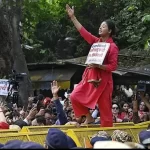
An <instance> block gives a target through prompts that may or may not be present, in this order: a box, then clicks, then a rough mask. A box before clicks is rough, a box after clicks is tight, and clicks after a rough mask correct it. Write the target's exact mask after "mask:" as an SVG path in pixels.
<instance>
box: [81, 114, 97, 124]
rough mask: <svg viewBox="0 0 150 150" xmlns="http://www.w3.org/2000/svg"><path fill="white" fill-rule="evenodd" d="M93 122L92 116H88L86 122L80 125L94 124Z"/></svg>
mask: <svg viewBox="0 0 150 150" xmlns="http://www.w3.org/2000/svg"><path fill="white" fill-rule="evenodd" d="M94 122H95V119H94V118H93V117H92V116H88V117H87V118H86V120H85V121H84V123H82V125H87V124H90V123H94Z"/></svg>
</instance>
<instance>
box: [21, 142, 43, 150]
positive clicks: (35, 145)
mask: <svg viewBox="0 0 150 150" xmlns="http://www.w3.org/2000/svg"><path fill="white" fill-rule="evenodd" d="M20 149H45V148H44V147H43V146H42V145H40V144H38V143H35V142H23V143H22V144H21V145H20Z"/></svg>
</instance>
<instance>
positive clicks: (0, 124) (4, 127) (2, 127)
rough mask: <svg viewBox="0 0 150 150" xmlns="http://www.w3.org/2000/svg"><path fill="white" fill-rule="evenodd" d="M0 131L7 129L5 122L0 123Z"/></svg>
mask: <svg viewBox="0 0 150 150" xmlns="http://www.w3.org/2000/svg"><path fill="white" fill-rule="evenodd" d="M0 129H9V124H8V123H6V122H0Z"/></svg>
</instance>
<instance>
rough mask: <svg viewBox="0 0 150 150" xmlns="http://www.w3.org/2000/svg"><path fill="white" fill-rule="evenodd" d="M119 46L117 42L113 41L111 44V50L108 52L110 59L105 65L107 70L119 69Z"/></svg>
mask: <svg viewBox="0 0 150 150" xmlns="http://www.w3.org/2000/svg"><path fill="white" fill-rule="evenodd" d="M118 52H119V50H118V47H117V46H116V44H115V43H111V46H110V51H109V54H108V59H107V60H108V61H107V64H106V65H105V67H106V70H107V71H110V72H111V71H115V70H116V69H117V64H118Z"/></svg>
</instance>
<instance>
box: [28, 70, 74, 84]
mask: <svg viewBox="0 0 150 150" xmlns="http://www.w3.org/2000/svg"><path fill="white" fill-rule="evenodd" d="M75 71H76V70H75V69H69V70H68V69H49V70H33V71H30V77H31V81H32V82H37V81H44V82H46V81H47V82H48V81H53V80H57V81H68V80H70V78H71V77H72V76H73V74H74V73H75Z"/></svg>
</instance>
